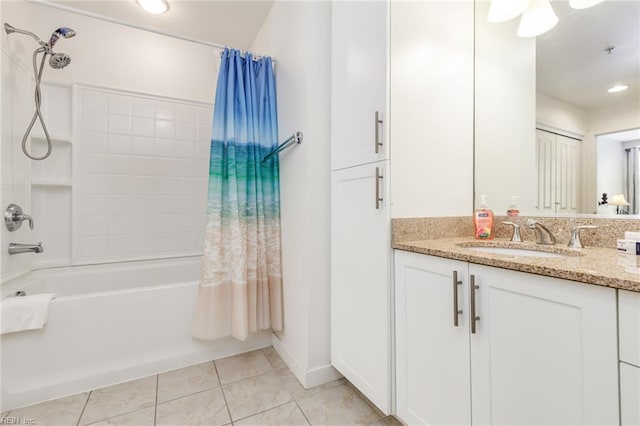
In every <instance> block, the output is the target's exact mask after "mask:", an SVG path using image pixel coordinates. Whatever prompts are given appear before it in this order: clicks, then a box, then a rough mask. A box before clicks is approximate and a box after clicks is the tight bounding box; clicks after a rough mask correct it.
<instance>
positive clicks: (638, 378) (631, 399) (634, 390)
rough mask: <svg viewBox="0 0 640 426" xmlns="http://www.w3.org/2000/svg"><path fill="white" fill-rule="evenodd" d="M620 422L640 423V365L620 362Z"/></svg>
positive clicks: (634, 424)
mask: <svg viewBox="0 0 640 426" xmlns="http://www.w3.org/2000/svg"><path fill="white" fill-rule="evenodd" d="M620 408H621V410H620V411H621V413H620V414H621V419H620V424H622V425H623V426H638V425H640V367H635V366H633V365H629V364H625V363H624V362H621V363H620Z"/></svg>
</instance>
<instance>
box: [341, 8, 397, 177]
mask: <svg viewBox="0 0 640 426" xmlns="http://www.w3.org/2000/svg"><path fill="white" fill-rule="evenodd" d="M331 25H332V44H331V47H332V52H331V55H332V65H331V70H332V74H331V77H332V81H331V86H332V89H331V114H332V115H331V119H332V123H331V127H332V131H331V133H332V143H331V157H332V161H331V165H332V167H331V168H332V169H333V170H338V169H342V168H345V167H352V166H356V165H360V164H366V163H372V162H374V161H380V160H385V159H387V158H389V157H388V152H389V148H388V144H387V140H386V136H385V133H386V131H385V129H386V128H387V117H386V107H385V105H386V99H387V3H386V2H385V1H367V2H358V1H335V2H332V24H331ZM376 113H377V114H378V117H379V119H380V120H381V121H382V123H379V122H377V121H376ZM376 142H379V143H381V145H376ZM376 151H377V152H376Z"/></svg>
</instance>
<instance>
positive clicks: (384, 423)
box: [369, 416, 403, 426]
mask: <svg viewBox="0 0 640 426" xmlns="http://www.w3.org/2000/svg"><path fill="white" fill-rule="evenodd" d="M369 426H403V425H402V423H400V421H398V419H396V418H395V417H393V416H387V417H383V418H381V419H380V420H378V421H377V422H375V423H371V424H370V425H369Z"/></svg>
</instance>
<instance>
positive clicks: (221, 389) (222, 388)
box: [211, 360, 233, 425]
mask: <svg viewBox="0 0 640 426" xmlns="http://www.w3.org/2000/svg"><path fill="white" fill-rule="evenodd" d="M211 362H212V363H213V369H214V370H215V371H216V376H217V377H218V383H220V392H221V393H222V399H224V406H225V407H227V414H229V421H230V422H231V423H230V424H231V425H233V417H231V410H230V409H229V403H228V402H227V395H225V393H224V386H223V385H222V380H220V372H218V366H217V365H216V362H215V360H212V361H211Z"/></svg>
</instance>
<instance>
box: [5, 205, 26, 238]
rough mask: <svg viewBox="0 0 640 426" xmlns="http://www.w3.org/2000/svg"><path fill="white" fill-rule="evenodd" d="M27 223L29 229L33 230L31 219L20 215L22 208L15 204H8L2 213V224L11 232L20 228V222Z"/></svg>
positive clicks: (22, 214)
mask: <svg viewBox="0 0 640 426" xmlns="http://www.w3.org/2000/svg"><path fill="white" fill-rule="evenodd" d="M25 220H26V221H28V222H29V228H31V229H33V219H32V218H31V216H29V215H28V214H24V213H22V208H21V207H20V206H18V205H17V204H9V206H8V207H7V210H6V211H5V212H4V224H5V226H6V227H7V229H8V230H9V232H13V231H15V230H17V229H18V228H20V225H22V222H24V221H25Z"/></svg>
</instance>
